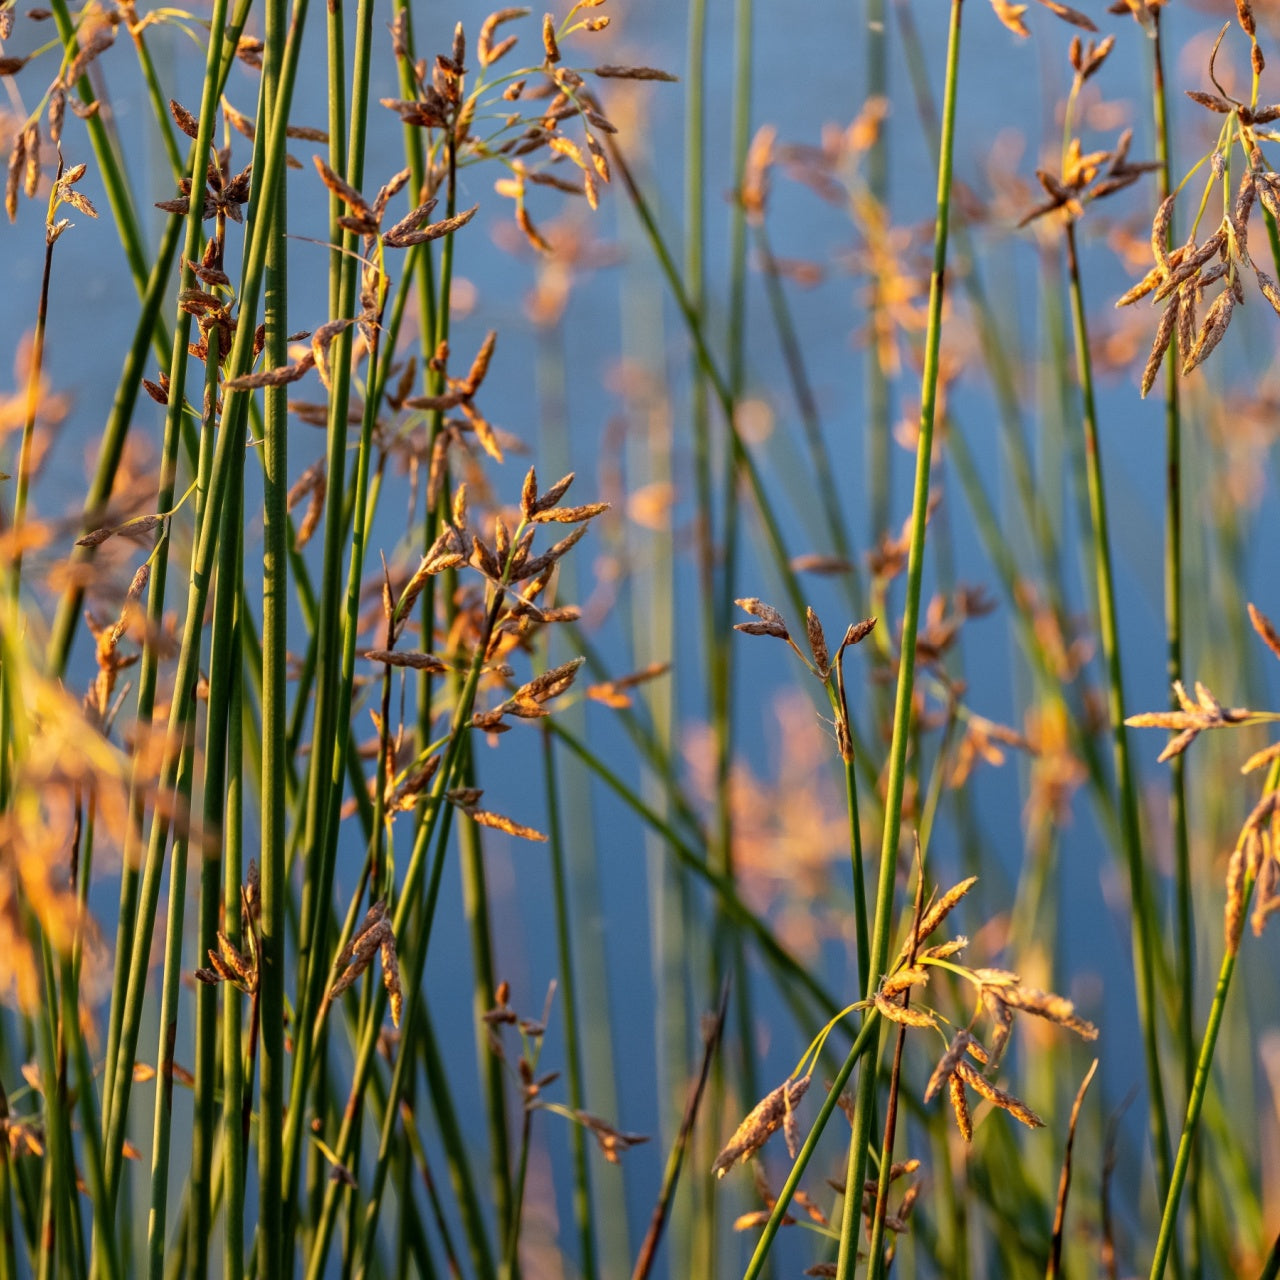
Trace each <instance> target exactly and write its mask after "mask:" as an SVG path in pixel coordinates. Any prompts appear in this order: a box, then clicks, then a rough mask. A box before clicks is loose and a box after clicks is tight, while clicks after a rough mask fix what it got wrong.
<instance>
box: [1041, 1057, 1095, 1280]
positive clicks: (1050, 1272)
mask: <svg viewBox="0 0 1280 1280" xmlns="http://www.w3.org/2000/svg"><path fill="white" fill-rule="evenodd" d="M1097 1069H1098V1059H1097V1058H1094V1060H1093V1065H1092V1066H1090V1068H1089V1070H1088V1071H1087V1072H1085V1077H1084V1079H1083V1080H1082V1081H1081V1082H1080V1088H1079V1090H1078V1091H1077V1092H1076V1100H1075V1103H1074V1105H1073V1106H1072V1108H1071V1121H1070V1123H1069V1125H1068V1126H1067V1145H1066V1150H1065V1151H1064V1152H1063V1153H1062V1174H1061V1176H1060V1177H1059V1179H1058V1202H1057V1205H1056V1206H1055V1208H1054V1212H1053V1240H1052V1242H1051V1244H1050V1247H1049V1266H1048V1268H1047V1269H1046V1270H1045V1280H1057V1277H1058V1276H1059V1275H1061V1274H1062V1240H1063V1235H1064V1233H1065V1231H1066V1226H1067V1195H1068V1193H1069V1192H1070V1190H1071V1152H1072V1149H1073V1148H1074V1147H1075V1142H1076V1124H1077V1123H1078V1121H1079V1119H1080V1108H1081V1107H1083V1106H1084V1095H1085V1093H1086V1092H1087V1091H1088V1088H1089V1085H1090V1083H1091V1082H1092V1080H1093V1076H1094V1072H1096V1071H1097Z"/></svg>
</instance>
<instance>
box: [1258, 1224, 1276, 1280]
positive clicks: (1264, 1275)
mask: <svg viewBox="0 0 1280 1280" xmlns="http://www.w3.org/2000/svg"><path fill="white" fill-rule="evenodd" d="M1277 1276H1280V1235H1278V1236H1276V1241H1275V1244H1273V1245H1272V1246H1271V1252H1270V1253H1269V1254H1267V1260H1266V1262H1265V1263H1264V1264H1263V1267H1262V1270H1261V1271H1260V1272H1259V1273H1258V1280H1276V1277H1277Z"/></svg>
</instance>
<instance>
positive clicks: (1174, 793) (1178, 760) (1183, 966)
mask: <svg viewBox="0 0 1280 1280" xmlns="http://www.w3.org/2000/svg"><path fill="white" fill-rule="evenodd" d="M1162 18H1163V14H1162V12H1161V10H1159V9H1155V10H1153V11H1152V15H1151V23H1152V39H1151V59H1152V64H1151V88H1152V106H1153V109H1154V112H1155V128H1156V160H1157V163H1158V164H1159V168H1158V170H1157V171H1156V176H1157V183H1158V190H1159V195H1160V199H1161V200H1162V201H1163V200H1164V199H1165V198H1166V197H1167V196H1168V195H1169V193H1170V191H1172V190H1173V179H1172V164H1173V156H1172V151H1171V147H1170V139H1169V103H1168V95H1167V92H1166V89H1165V79H1164V45H1163V42H1162V31H1161V28H1162ZM1173 244H1174V228H1173V221H1172V219H1170V223H1169V230H1168V235H1167V238H1166V247H1167V248H1170V249H1171V248H1172V247H1173ZM1170 348H1171V349H1170V351H1169V353H1168V356H1167V358H1166V360H1165V368H1164V429H1165V517H1164V617H1165V643H1166V646H1167V653H1168V658H1167V674H1168V680H1169V688H1170V690H1171V692H1170V694H1169V697H1170V706H1171V707H1173V708H1174V709H1176V708H1177V704H1178V700H1177V698H1176V696H1175V695H1174V694H1173V693H1172V688H1173V683H1174V681H1175V680H1181V679H1182V672H1183V666H1184V658H1183V637H1182V630H1183V608H1182V410H1181V401H1180V390H1179V386H1178V366H1179V362H1180V360H1181V359H1182V358H1183V357H1185V355H1186V353H1185V352H1182V353H1181V354H1180V353H1179V351H1178V338H1177V335H1176V334H1175V335H1174V337H1173V339H1172V341H1171V343H1170ZM1169 788H1170V794H1169V806H1170V812H1169V816H1170V819H1171V822H1172V827H1173V865H1174V895H1175V897H1174V919H1175V929H1176V934H1177V939H1178V941H1177V946H1176V947H1175V949H1174V951H1175V957H1176V966H1177V968H1176V974H1177V991H1178V992H1179V994H1180V999H1179V1000H1178V1002H1177V1003H1178V1014H1179V1016H1178V1022H1177V1028H1176V1030H1177V1035H1178V1040H1179V1047H1180V1049H1181V1053H1182V1072H1183V1085H1184V1088H1185V1091H1186V1094H1187V1097H1188V1098H1190V1096H1191V1091H1192V1089H1193V1087H1194V1085H1195V1070H1196V1048H1195V1030H1194V1025H1195V990H1196V988H1195V978H1196V957H1195V932H1194V929H1193V928H1192V912H1191V894H1192V884H1191V839H1190V833H1189V831H1188V817H1187V787H1186V757H1185V756H1182V755H1176V756H1174V757H1173V759H1172V760H1170V761H1169ZM1190 1179H1191V1206H1190V1217H1191V1230H1190V1232H1189V1233H1188V1241H1189V1244H1190V1250H1191V1251H1190V1256H1189V1258H1188V1267H1189V1270H1190V1274H1191V1275H1193V1276H1196V1275H1199V1273H1200V1267H1201V1260H1202V1258H1203V1256H1204V1239H1203V1237H1204V1222H1203V1215H1202V1209H1201V1204H1200V1164H1199V1162H1198V1161H1196V1162H1194V1163H1193V1166H1192V1169H1191V1174H1190Z"/></svg>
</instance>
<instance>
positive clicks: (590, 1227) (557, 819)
mask: <svg viewBox="0 0 1280 1280" xmlns="http://www.w3.org/2000/svg"><path fill="white" fill-rule="evenodd" d="M542 762H543V777H544V779H545V782H546V794H547V843H548V845H549V850H550V855H551V892H552V897H553V899H554V901H555V912H556V954H557V957H558V960H559V967H560V1006H561V1008H562V1009H563V1010H564V1015H563V1016H564V1057H565V1068H564V1069H565V1084H566V1092H567V1095H568V1102H569V1106H570V1107H572V1108H573V1109H574V1110H575V1111H581V1110H583V1109H584V1107H585V1105H586V1101H585V1096H584V1093H583V1087H582V1040H581V1033H580V1028H579V1024H578V977H577V971H576V969H575V966H574V960H573V937H572V913H571V905H570V901H569V881H568V869H567V867H566V865H565V846H564V822H563V818H562V815H561V807H560V785H559V771H558V770H557V768H556V752H555V744H554V743H553V742H552V741H551V735H550V734H549V733H547V732H545V731H544V732H543V734H542ZM570 1143H571V1145H572V1148H573V1216H574V1221H575V1222H576V1223H577V1226H578V1247H579V1250H580V1252H581V1258H580V1259H579V1263H578V1265H579V1267H580V1269H581V1272H582V1276H583V1280H595V1277H596V1276H597V1274H598V1271H597V1263H596V1220H595V1213H594V1210H593V1205H592V1199H591V1175H590V1170H589V1169H588V1167H587V1135H586V1130H585V1129H584V1127H583V1126H582V1125H580V1124H575V1125H574V1126H573V1132H572V1133H571V1134H570Z"/></svg>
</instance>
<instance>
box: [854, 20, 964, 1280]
mask: <svg viewBox="0 0 1280 1280" xmlns="http://www.w3.org/2000/svg"><path fill="white" fill-rule="evenodd" d="M962 4H963V0H952V3H951V18H950V24H949V27H948V31H947V70H946V83H945V88H944V91H943V106H942V138H941V146H940V150H939V158H938V187H937V197H936V215H935V217H936V221H935V224H934V240H933V268H932V271H931V273H930V279H929V310H928V328H927V330H926V334H925V351H924V371H923V375H922V379H921V389H920V424H919V439H918V441H917V445H916V479H915V491H914V495H913V498H912V507H911V548H910V552H909V555H908V560H907V598H906V603H905V605H904V608H903V615H902V644H901V651H900V652H901V657H900V660H899V664H898V690H897V697H896V699H895V702H894V713H893V739H892V742H891V743H890V747H889V781H888V786H887V789H886V794H885V814H884V836H883V840H882V843H881V847H880V880H879V886H878V889H877V892H876V912H875V922H874V924H873V925H872V935H871V954H870V960H869V966H868V968H867V971H866V988H865V994H866V995H867V996H868V997H870V996H872V995H874V993H875V990H876V987H877V985H878V984H879V982H880V977H881V975H882V973H883V972H884V967H885V964H886V963H887V961H888V955H889V934H890V931H891V929H892V926H893V896H894V885H895V883H896V879H897V870H898V845H899V841H900V836H901V829H902V800H903V794H904V788H905V784H906V777H907V745H908V742H909V741H910V739H911V733H912V716H911V704H912V693H913V691H914V688H915V664H916V633H917V630H918V628H919V623H920V595H921V582H922V579H923V576H924V549H925V531H926V526H927V522H928V514H929V478H930V470H931V467H932V459H933V428H934V416H935V413H936V409H937V402H938V352H939V349H940V346H941V342H942V302H943V296H944V292H945V283H946V267H947V231H948V227H949V223H950V215H951V173H952V161H953V156H954V153H955V136H956V103H957V91H958V82H959V66H960V15H961V9H962ZM864 1030H865V1031H867V1032H868V1033H869V1034H870V1037H871V1047H870V1053H869V1055H868V1057H867V1060H866V1062H864V1063H863V1066H862V1072H861V1075H860V1076H859V1080H858V1095H857V1102H856V1105H855V1109H854V1121H853V1134H852V1137H851V1139H850V1144H849V1168H848V1178H847V1181H846V1191H845V1204H846V1209H845V1214H844V1222H843V1224H842V1229H841V1234H840V1257H839V1263H838V1271H837V1275H838V1277H839V1280H847V1278H848V1277H850V1276H852V1275H853V1271H854V1267H855V1265H856V1260H857V1253H858V1250H857V1241H858V1230H857V1226H858V1217H859V1211H860V1207H861V1197H860V1195H859V1192H858V1188H860V1187H861V1186H862V1183H863V1178H864V1173H865V1169H866V1159H867V1145H868V1142H869V1141H870V1137H871V1125H872V1112H873V1109H874V1103H875V1091H876V1079H877V1076H878V1073H879V1060H880V1052H879V1030H878V1020H873V1019H871V1018H870V1017H868V1019H867V1021H866V1023H865V1024H864ZM850 1202H852V1205H853V1207H852V1209H850V1208H849V1205H850Z"/></svg>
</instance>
